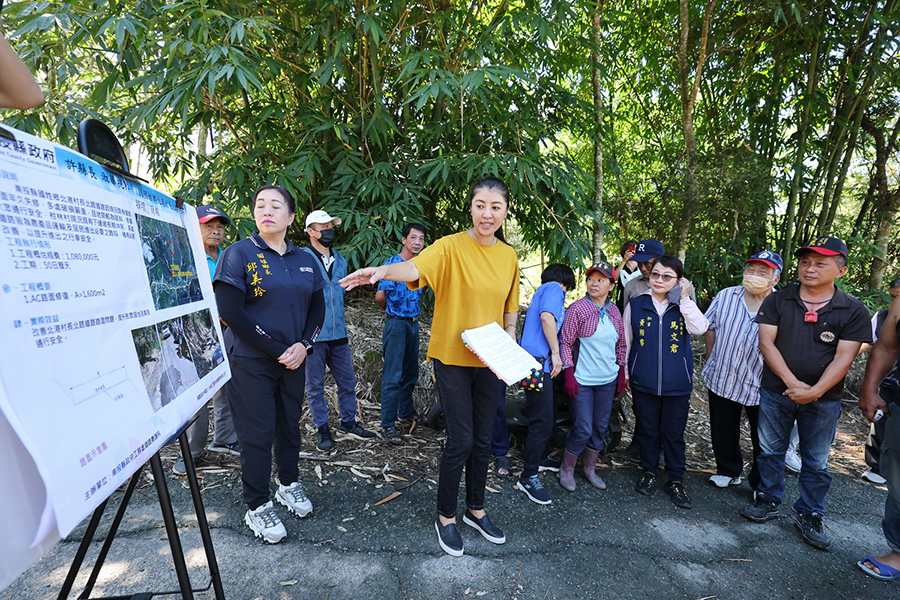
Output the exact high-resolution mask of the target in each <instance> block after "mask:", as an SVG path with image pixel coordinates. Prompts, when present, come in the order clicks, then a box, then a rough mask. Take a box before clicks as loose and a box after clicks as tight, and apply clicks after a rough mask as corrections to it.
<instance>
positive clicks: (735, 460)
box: [707, 389, 759, 490]
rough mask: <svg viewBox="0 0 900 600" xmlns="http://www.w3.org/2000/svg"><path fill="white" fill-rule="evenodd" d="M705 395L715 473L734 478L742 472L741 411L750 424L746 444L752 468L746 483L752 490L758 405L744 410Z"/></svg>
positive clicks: (756, 469)
mask: <svg viewBox="0 0 900 600" xmlns="http://www.w3.org/2000/svg"><path fill="white" fill-rule="evenodd" d="M707 392H709V432H710V435H711V437H712V447H713V454H714V455H715V457H716V473H717V474H719V475H727V476H728V477H738V476H739V475H740V474H741V473H742V472H743V471H744V457H743V455H742V454H741V410H742V409H743V410H744V411H746V413H747V421H749V423H750V443H751V444H752V445H753V466H752V467H751V468H750V474H749V475H748V476H747V481H748V482H749V483H750V487H751V488H752V489H754V490H755V489H756V487H757V486H758V485H759V467H757V466H756V457H757V456H759V431H758V430H757V424H758V423H759V405H756V406H744V405H743V404H741V403H739V402H735V401H733V400H729V399H728V398H723V397H722V396H719V395H718V394H716V393H715V392H712V391H710V390H708V389H707Z"/></svg>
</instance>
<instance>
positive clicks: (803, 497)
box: [756, 388, 841, 515]
mask: <svg viewBox="0 0 900 600" xmlns="http://www.w3.org/2000/svg"><path fill="white" fill-rule="evenodd" d="M839 416H841V403H840V402H834V401H817V402H810V403H809V404H797V403H796V402H794V401H793V400H791V399H790V398H788V397H787V396H784V395H782V394H777V393H775V392H771V391H769V390H767V389H765V388H760V390H759V446H760V451H759V456H758V457H757V459H756V462H757V463H758V465H759V478H760V479H759V488H757V491H758V492H759V497H760V498H762V499H763V500H765V501H767V502H775V503H776V504H781V502H782V500H783V498H784V453H785V452H786V451H787V448H788V443H789V442H790V437H791V429H792V428H793V426H794V421H795V420H796V421H797V431H798V432H799V433H800V460H801V461H802V462H803V467H802V468H801V470H800V478H799V487H800V497H799V498H798V499H797V501H796V502H795V503H794V510H796V511H797V512H799V513H804V514H809V513H818V514H820V515H821V514H825V495H826V494H827V493H828V488H829V487H831V474H830V473H829V472H828V453H829V452H830V451H831V443H832V442H833V441H834V432H835V429H836V428H837V421H838V417H839Z"/></svg>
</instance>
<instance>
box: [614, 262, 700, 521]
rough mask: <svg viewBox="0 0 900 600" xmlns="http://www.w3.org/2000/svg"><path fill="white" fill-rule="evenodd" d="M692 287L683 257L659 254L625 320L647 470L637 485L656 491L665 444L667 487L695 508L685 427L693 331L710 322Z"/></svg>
mask: <svg viewBox="0 0 900 600" xmlns="http://www.w3.org/2000/svg"><path fill="white" fill-rule="evenodd" d="M690 292H691V283H690V282H689V281H688V280H687V279H685V278H684V265H682V264H681V261H680V260H678V259H677V258H675V257H674V256H670V255H668V254H663V255H662V256H658V257H656V258H655V259H654V260H653V263H652V266H651V267H650V289H648V290H647V291H646V292H644V293H643V294H641V295H639V296H637V297H635V298H632V299H631V301H630V302H629V303H628V306H627V307H626V308H625V315H624V319H623V320H624V322H625V323H624V324H625V342H626V344H627V345H628V377H629V385H630V386H631V397H632V399H633V401H634V414H635V438H636V439H637V440H638V443H639V444H640V447H641V468H642V469H643V470H644V473H643V475H642V476H641V478H640V480H638V482H637V484H636V485H635V487H634V489H635V490H636V491H637V492H639V493H641V494H644V495H646V496H651V495H653V492H654V491H655V490H656V475H657V471H658V468H659V465H658V463H659V450H660V445H662V447H663V450H664V452H665V457H666V474H667V475H668V477H669V481H668V482H667V483H666V486H665V488H664V489H665V491H666V493H667V494H669V496H671V498H672V502H673V503H674V504H675V505H676V506H678V507H681V508H691V499H690V498H689V497H688V495H687V492H686V491H685V489H684V472H685V458H684V428H685V426H686V425H687V417H688V409H689V408H690V401H691V392H692V391H693V380H694V356H693V353H692V352H691V336H692V335H700V334H702V333H705V332H706V330H707V328H708V327H709V321H707V320H706V317H705V316H703V313H702V312H701V311H700V309H699V308H697V305H696V304H695V303H694V301H693V300H691V298H690Z"/></svg>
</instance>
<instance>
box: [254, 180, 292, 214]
mask: <svg viewBox="0 0 900 600" xmlns="http://www.w3.org/2000/svg"><path fill="white" fill-rule="evenodd" d="M265 190H275V191H276V192H278V193H279V194H281V197H282V198H283V199H284V201H285V202H286V203H287V205H288V210H289V211H290V212H291V214H292V215H293V214H295V213H296V212H297V201H296V200H294V197H293V196H291V193H290V192H289V191H287V190H286V189H284V188H283V187H281V186H280V185H264V186H262V187H261V188H259V189H258V190H256V191H255V192H253V202H254V203H255V202H256V198H257V197H258V196H259V193H260V192H264V191H265Z"/></svg>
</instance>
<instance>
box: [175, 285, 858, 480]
mask: <svg viewBox="0 0 900 600" xmlns="http://www.w3.org/2000/svg"><path fill="white" fill-rule="evenodd" d="M373 296H374V292H372V290H371V289H364V290H362V291H360V292H357V293H354V294H351V295H349V296H348V298H347V302H346V316H347V324H348V332H349V339H350V347H351V350H352V353H353V364H354V367H355V369H356V375H357V379H358V381H357V397H358V399H359V421H360V422H361V423H362V424H363V425H364V426H366V427H368V428H371V429H373V430H375V431H377V430H378V429H379V424H380V422H381V408H380V404H379V402H380V400H379V399H380V394H381V368H382V357H381V329H382V326H383V324H384V313H383V312H382V311H381V310H380V309H379V308H378V307H377V305H375V302H374V300H373ZM430 325H431V313H430V312H429V311H427V310H424V311H423V316H422V318H421V320H420V336H421V337H420V356H419V358H420V373H419V382H418V384H417V386H416V389H415V392H414V401H415V407H416V412H417V413H419V414H422V415H424V414H427V412H428V410H429V409H430V408H431V407H432V406H433V405H434V403H435V402H436V401H437V394H436V392H435V388H434V382H433V381H432V373H433V371H432V368H431V364H430V363H426V362H425V351H426V348H427V345H428V339H429V337H430ZM702 346H703V345H702V342H695V344H694V351H695V356H696V358H697V365H698V367H699V366H700V365H702ZM863 369H864V364H863V363H861V362H860V361H858V362H857V363H855V364H854V366H853V368H852V369H851V373H850V375H849V376H848V386H847V387H848V391H847V393H846V394H845V397H846V398H847V399H846V400H845V403H844V413H843V414H842V415H841V418H840V421H839V423H838V433H837V437H836V439H835V443H834V445H833V448H832V454H831V461H830V466H831V469H832V470H833V471H834V472H838V473H846V474H851V475H854V476H858V475H860V474H861V473H862V472H863V471H865V462H864V460H863V444H864V442H865V437H866V435H867V434H868V422H867V421H866V420H865V418H864V417H863V416H862V413H861V412H860V411H859V409H858V408H856V401H855V395H854V394H855V393H857V392H858V389H859V383H860V381H861V379H862V372H863ZM698 372H699V370H698ZM325 382H326V383H325V393H326V398H328V400H329V404H330V407H329V413H330V422H331V425H332V429H334V428H336V427H337V425H338V424H339V423H338V419H337V414H338V411H337V388H336V386H335V384H334V380H333V379H332V378H331V376H330V374H329V375H326V379H325ZM510 390H511V391H510V394H513V393H521V392H514V391H513V388H510ZM623 402H624V403H625V404H626V412H627V414H628V415H629V416H630V415H631V410H630V406H629V405H630V398H629V397H627V396H626V398H624V399H623ZM300 426H301V431H302V433H303V440H304V441H303V452H302V454H301V460H300V467H301V473H302V476H301V477H302V479H303V480H304V481H307V482H310V481H322V482H327V481H328V477H330V476H331V474H333V473H334V472H335V471H339V470H342V471H346V472H349V473H350V474H351V476H353V477H356V478H358V479H359V480H361V481H365V482H368V483H371V484H373V485H375V486H380V485H382V484H384V483H385V482H389V481H395V482H396V481H400V479H397V478H398V477H399V478H402V479H403V480H407V481H409V482H410V483H411V484H414V483H415V482H419V481H429V480H431V481H433V480H434V479H436V477H437V469H438V462H439V460H440V455H441V450H442V444H443V433H442V432H436V431H433V430H431V429H429V428H427V427H422V426H420V427H417V428H415V430H414V431H412V432H411V433H409V432H403V433H404V444H403V445H402V446H392V445H390V444H388V442H386V441H385V440H383V439H381V438H380V437H378V438H376V439H374V440H372V441H369V442H360V441H340V442H336V443H335V449H334V450H333V451H332V452H331V453H329V454H324V453H320V452H318V451H317V450H316V449H315V442H316V431H315V429H314V427H313V425H312V420H311V419H310V416H309V412H308V411H305V412H304V416H303V419H302V420H301V423H300ZM743 430H744V435H743V436H742V445H743V448H744V455H745V457H747V458H749V456H750V452H751V451H750V434H749V429H748V428H747V425H746V422H745V423H744V425H743ZM631 433H632V432H631V424H630V423H629V424H628V425H627V426H626V427H625V435H624V438H625V439H626V440H627V439H630V438H631ZM685 441H686V443H687V462H688V468H689V469H697V470H701V471H710V472H715V461H714V459H713V454H712V447H711V443H710V434H709V412H708V405H707V398H706V389H705V387H704V386H703V383H702V381H701V380H700V378H699V376H698V377H696V378H695V385H694V394H693V397H692V399H691V409H690V413H689V416H688V425H687V429H686V431H685ZM520 450H521V442H520V441H519V440H516V439H514V440H513V445H512V449H511V452H510V458H511V460H512V465H513V472H516V471H518V470H519V469H520V468H521V461H520ZM162 454H163V457H164V458H167V459H168V464H171V463H172V462H174V460H175V458H177V455H178V453H177V450H176V449H175V446H169V447H167V448H164V449H163V451H162ZM604 462H605V463H606V466H607V467H610V468H624V467H632V466H634V465H636V462H635V461H633V460H632V459H628V458H626V457H623V456H622V455H619V454H613V455H611V456H608V457H605V458H604ZM238 463H239V461H238V460H236V459H234V458H233V457H219V456H217V455H210V453H205V454H204V456H203V457H202V458H201V465H202V466H201V467H200V469H199V471H198V472H199V474H200V476H201V481H202V482H203V483H202V485H204V486H205V487H218V486H220V485H228V486H231V485H234V484H236V483H237V480H238V476H239V473H238V471H239V469H238V467H239V465H238ZM491 477H493V475H492V476H491ZM185 485H186V482H185ZM489 485H491V483H490V482H489Z"/></svg>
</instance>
